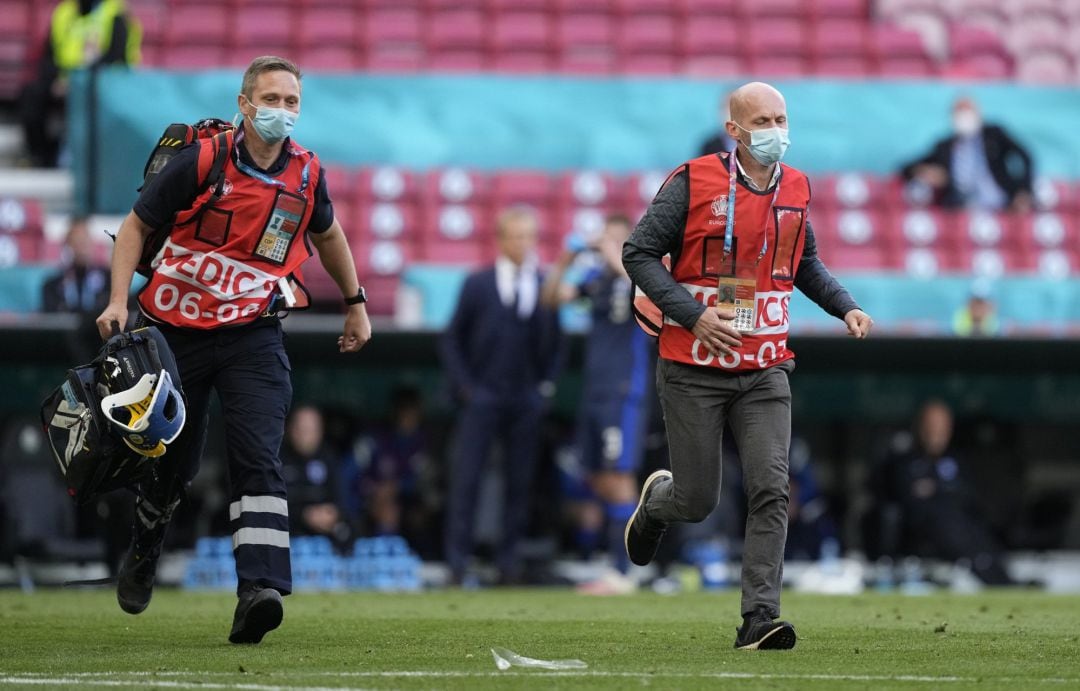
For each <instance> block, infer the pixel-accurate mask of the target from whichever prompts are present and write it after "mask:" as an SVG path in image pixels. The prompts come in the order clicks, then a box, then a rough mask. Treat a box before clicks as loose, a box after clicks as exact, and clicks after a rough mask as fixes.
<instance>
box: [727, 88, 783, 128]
mask: <svg viewBox="0 0 1080 691" xmlns="http://www.w3.org/2000/svg"><path fill="white" fill-rule="evenodd" d="M729 109H730V110H731V119H732V120H734V121H735V122H736V123H738V124H739V126H740V127H743V128H745V129H748V130H757V129H763V128H766V127H784V128H787V103H786V102H785V101H784V95H783V94H781V93H780V92H779V91H778V90H777V89H776V87H773V86H771V85H769V84H766V83H765V82H750V83H749V84H743V85H742V86H740V87H739V88H738V89H735V90H734V91H732V92H731V100H730V102H729ZM762 119H764V120H765V121H764V122H759V121H760V120H762ZM729 134H730V133H729Z"/></svg>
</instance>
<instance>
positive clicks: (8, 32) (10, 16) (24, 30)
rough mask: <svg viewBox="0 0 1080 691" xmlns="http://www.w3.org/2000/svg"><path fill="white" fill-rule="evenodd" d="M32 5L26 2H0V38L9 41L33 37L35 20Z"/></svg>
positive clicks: (16, 0)
mask: <svg viewBox="0 0 1080 691" xmlns="http://www.w3.org/2000/svg"><path fill="white" fill-rule="evenodd" d="M30 5H31V3H28V2H27V1H26V0H3V1H2V2H0V38H2V39H3V40H5V41H7V40H11V39H12V38H14V37H20V38H21V37H25V36H29V35H31V31H32V29H33V18H32V16H31V14H30V9H31V8H30Z"/></svg>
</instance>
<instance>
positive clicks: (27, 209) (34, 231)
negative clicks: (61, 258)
mask: <svg viewBox="0 0 1080 691" xmlns="http://www.w3.org/2000/svg"><path fill="white" fill-rule="evenodd" d="M44 219H45V214H44V210H43V209H42V207H41V204H40V203H38V202H37V201H36V200H33V199H15V198H12V197H0V267H4V266H14V265H16V264H19V263H25V262H40V261H44V260H45V259H46V257H45V255H46V252H45V246H46V244H47V243H46V239H45V233H44V226H45V221H44Z"/></svg>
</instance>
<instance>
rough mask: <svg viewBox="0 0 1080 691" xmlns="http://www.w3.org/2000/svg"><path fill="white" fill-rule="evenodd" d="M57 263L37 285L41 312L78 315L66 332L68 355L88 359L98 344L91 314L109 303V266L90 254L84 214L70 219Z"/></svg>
mask: <svg viewBox="0 0 1080 691" xmlns="http://www.w3.org/2000/svg"><path fill="white" fill-rule="evenodd" d="M61 262H62V263H61V267H60V270H59V271H58V272H57V273H56V275H54V276H52V277H50V278H49V279H47V280H46V281H45V283H44V284H43V285H42V286H41V309H42V311H43V312H54V313H55V312H67V313H70V314H76V315H79V324H78V326H77V327H76V329H75V330H74V331H72V332H71V333H70V334H68V337H67V341H68V346H69V348H70V350H71V355H72V357H73V358H74V360H75V362H77V363H80V364H82V363H86V362H89V361H90V360H91V359H93V357H94V356H95V355H96V354H97V351H98V349H99V348H100V347H101V340H100V338H99V337H98V332H97V327H96V326H95V324H94V318H95V317H96V316H97V315H98V314H100V313H101V310H103V309H105V305H107V304H108V303H109V292H110V285H109V280H110V279H109V267H107V266H104V265H102V264H99V263H98V262H97V261H96V260H95V258H94V241H93V240H92V239H91V238H90V230H89V225H88V222H87V219H86V217H85V216H76V217H74V218H72V219H71V224H70V225H69V226H68V232H67V236H65V237H64V249H63V253H62V258H61Z"/></svg>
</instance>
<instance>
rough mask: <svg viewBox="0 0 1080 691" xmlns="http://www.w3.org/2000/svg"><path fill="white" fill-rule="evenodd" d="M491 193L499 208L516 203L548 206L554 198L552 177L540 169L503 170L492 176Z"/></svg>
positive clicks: (541, 206) (537, 206) (540, 206)
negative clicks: (539, 170)
mask: <svg viewBox="0 0 1080 691" xmlns="http://www.w3.org/2000/svg"><path fill="white" fill-rule="evenodd" d="M491 193H492V201H493V203H494V204H495V205H496V206H497V207H498V208H502V207H506V206H511V205H514V204H528V205H530V206H533V207H536V208H547V207H548V206H549V205H550V204H551V200H552V185H551V179H550V178H549V177H548V176H547V174H546V173H542V172H538V171H527V170H503V171H499V172H497V173H495V174H494V175H493V176H492V187H491Z"/></svg>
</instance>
